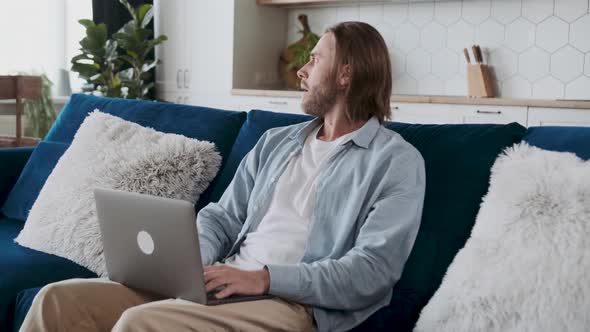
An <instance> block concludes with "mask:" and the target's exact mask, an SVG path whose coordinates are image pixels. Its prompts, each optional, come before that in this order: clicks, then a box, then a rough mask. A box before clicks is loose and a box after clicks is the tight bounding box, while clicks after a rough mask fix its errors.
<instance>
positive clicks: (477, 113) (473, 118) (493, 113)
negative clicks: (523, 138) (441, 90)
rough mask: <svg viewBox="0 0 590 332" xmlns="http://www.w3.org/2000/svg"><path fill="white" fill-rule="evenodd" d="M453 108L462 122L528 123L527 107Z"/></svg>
mask: <svg viewBox="0 0 590 332" xmlns="http://www.w3.org/2000/svg"><path fill="white" fill-rule="evenodd" d="M451 109H452V110H453V111H456V112H457V113H459V114H460V116H461V119H462V121H461V122H462V123H498V124H506V123H511V122H518V123H520V124H521V125H522V126H525V127H526V125H527V108H526V107H516V106H490V105H452V107H451Z"/></svg>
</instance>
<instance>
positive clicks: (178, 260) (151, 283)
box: [94, 188, 207, 304]
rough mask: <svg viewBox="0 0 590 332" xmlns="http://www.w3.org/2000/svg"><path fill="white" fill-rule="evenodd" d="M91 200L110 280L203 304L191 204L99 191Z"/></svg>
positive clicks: (104, 190)
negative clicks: (95, 212)
mask: <svg viewBox="0 0 590 332" xmlns="http://www.w3.org/2000/svg"><path fill="white" fill-rule="evenodd" d="M94 196H95V199H96V211H97V214H98V221H99V225H100V231H101V236H102V241H103V246H104V256H105V262H106V268H107V272H108V275H109V279H111V280H113V281H116V282H119V283H121V284H124V285H126V286H129V287H131V288H137V289H140V290H144V291H148V292H151V293H154V294H158V295H163V296H166V297H173V298H182V299H186V300H189V301H193V302H197V303H202V304H205V303H206V302H207V296H206V292H205V286H204V280H203V266H202V263H201V253H200V247H199V237H198V233H197V224H196V216H195V208H194V206H193V204H191V203H189V202H186V201H182V200H176V199H169V198H162V197H157V196H151V195H143V194H138V193H129V192H123V191H118V190H110V189H99V188H97V189H95V190H94Z"/></svg>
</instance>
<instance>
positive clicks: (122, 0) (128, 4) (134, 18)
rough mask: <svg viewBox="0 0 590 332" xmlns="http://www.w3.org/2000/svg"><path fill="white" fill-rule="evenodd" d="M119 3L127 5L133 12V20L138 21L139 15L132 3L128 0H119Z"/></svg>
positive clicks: (130, 12) (130, 11) (131, 12)
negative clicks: (136, 13)
mask: <svg viewBox="0 0 590 332" xmlns="http://www.w3.org/2000/svg"><path fill="white" fill-rule="evenodd" d="M119 3H121V4H122V5H123V6H125V8H126V9H127V11H128V12H129V14H131V17H132V18H133V20H134V21H137V15H135V10H134V9H133V6H131V4H130V3H129V2H128V1H127V0H119Z"/></svg>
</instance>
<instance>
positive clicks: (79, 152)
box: [15, 110, 221, 276]
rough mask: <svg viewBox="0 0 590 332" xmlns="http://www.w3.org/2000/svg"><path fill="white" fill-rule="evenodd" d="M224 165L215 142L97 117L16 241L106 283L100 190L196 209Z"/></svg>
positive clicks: (82, 132)
mask: <svg viewBox="0 0 590 332" xmlns="http://www.w3.org/2000/svg"><path fill="white" fill-rule="evenodd" d="M220 163H221V156H220V155H219V153H218V152H217V151H216V149H215V145H214V144H213V143H209V142H202V141H198V140H196V139H191V138H187V137H185V136H182V135H176V134H164V133H161V132H157V131H155V130H154V129H151V128H144V127H142V126H140V125H138V124H136V123H133V122H129V121H125V120H123V119H120V118H118V117H115V116H112V115H109V114H106V113H101V112H99V111H97V110H96V111H94V112H92V113H91V114H90V115H88V117H87V118H86V119H85V120H84V122H83V123H82V125H81V126H80V128H79V129H78V132H77V133H76V135H75V137H74V141H73V142H72V144H71V146H70V147H69V148H68V149H67V151H66V152H65V153H64V155H63V156H62V157H61V159H60V160H59V162H58V163H57V165H56V166H55V168H54V169H53V172H52V173H51V175H50V176H49V177H48V178H47V182H46V183H45V185H44V186H43V189H42V190H41V192H40V193H39V197H38V198H37V200H36V201H35V204H33V207H32V208H31V211H30V213H29V217H28V218H27V221H26V223H25V227H24V228H23V230H22V231H21V233H20V234H19V235H18V237H17V238H16V239H15V241H16V242H18V243H19V244H20V245H22V246H25V247H28V248H32V249H35V250H39V251H43V252H46V253H49V254H54V255H57V256H61V257H65V258H68V259H70V260H72V261H74V262H76V263H78V264H80V265H82V266H84V267H86V268H88V269H89V270H91V271H93V272H95V273H96V274H98V275H99V276H106V267H105V263H104V257H103V247H102V241H101V237H100V230H99V227H98V222H97V219H96V208H95V202H94V196H93V189H94V188H95V187H101V188H112V189H119V190H124V191H132V192H138V193H142V194H150V195H156V196H161V197H168V198H176V199H182V200H186V201H189V202H192V203H195V202H196V201H197V200H198V198H199V195H200V194H201V193H202V192H203V191H204V190H205V189H206V188H207V186H208V185H209V182H210V181H211V180H212V179H213V178H214V177H215V175H216V174H217V171H218V170H219V166H220ZM163 222H165V221H163Z"/></svg>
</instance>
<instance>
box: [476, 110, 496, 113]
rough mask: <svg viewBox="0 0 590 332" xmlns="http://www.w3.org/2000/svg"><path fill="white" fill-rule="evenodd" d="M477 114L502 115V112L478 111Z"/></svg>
mask: <svg viewBox="0 0 590 332" xmlns="http://www.w3.org/2000/svg"><path fill="white" fill-rule="evenodd" d="M477 113H479V114H502V111H480V110H477Z"/></svg>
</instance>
